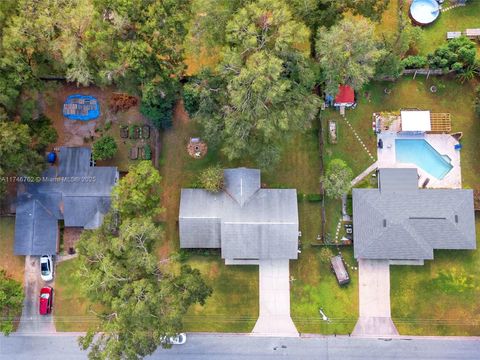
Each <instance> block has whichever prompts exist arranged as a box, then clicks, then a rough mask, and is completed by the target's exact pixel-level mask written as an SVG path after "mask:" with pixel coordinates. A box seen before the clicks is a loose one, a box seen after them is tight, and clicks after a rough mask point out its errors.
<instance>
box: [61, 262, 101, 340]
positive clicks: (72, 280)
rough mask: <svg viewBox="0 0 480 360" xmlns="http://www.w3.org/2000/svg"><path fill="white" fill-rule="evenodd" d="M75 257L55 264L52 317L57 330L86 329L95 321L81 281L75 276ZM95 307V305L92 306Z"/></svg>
mask: <svg viewBox="0 0 480 360" xmlns="http://www.w3.org/2000/svg"><path fill="white" fill-rule="evenodd" d="M78 266H79V261H78V260H77V259H72V260H67V261H64V262H61V263H59V264H57V267H56V273H55V298H54V312H53V314H54V317H55V327H56V329H57V331H86V330H88V328H89V326H91V325H93V324H95V323H96V320H95V316H94V314H93V313H92V312H90V311H89V310H90V308H91V306H92V304H91V303H90V301H89V300H88V299H87V298H86V297H85V296H84V294H83V290H82V283H81V281H80V280H79V279H77V277H76V276H75V272H77V271H78ZM93 309H95V307H93Z"/></svg>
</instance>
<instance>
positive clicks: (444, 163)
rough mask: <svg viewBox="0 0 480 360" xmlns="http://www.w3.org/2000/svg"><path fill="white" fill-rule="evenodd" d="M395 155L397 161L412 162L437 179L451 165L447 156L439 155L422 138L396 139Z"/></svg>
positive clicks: (442, 176)
mask: <svg viewBox="0 0 480 360" xmlns="http://www.w3.org/2000/svg"><path fill="white" fill-rule="evenodd" d="M395 156H396V160H397V162H400V163H413V164H415V165H417V166H418V167H420V168H422V169H423V170H424V171H426V172H427V173H429V174H430V175H432V176H435V177H436V178H437V179H439V180H441V179H443V178H444V177H445V175H447V174H448V172H449V171H450V170H451V169H452V167H453V166H452V165H451V164H450V159H449V158H448V156H445V157H444V156H442V155H440V154H439V153H438V152H437V150H435V149H434V148H433V147H432V146H431V145H430V144H429V143H428V142H426V141H425V140H422V139H396V140H395Z"/></svg>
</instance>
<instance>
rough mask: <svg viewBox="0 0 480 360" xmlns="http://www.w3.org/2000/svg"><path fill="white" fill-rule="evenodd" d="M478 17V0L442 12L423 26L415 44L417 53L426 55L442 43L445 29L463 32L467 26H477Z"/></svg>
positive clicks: (444, 38)
mask: <svg viewBox="0 0 480 360" xmlns="http://www.w3.org/2000/svg"><path fill="white" fill-rule="evenodd" d="M447 6H448V5H447ZM444 7H445V5H444ZM408 9H409V7H408V6H405V11H408ZM479 18H480V1H469V2H468V3H467V6H464V7H458V8H455V9H452V10H449V11H446V12H442V13H441V14H440V16H439V18H438V20H437V21H435V22H434V23H433V24H431V25H429V26H426V27H424V28H423V32H422V36H421V38H420V40H419V42H418V45H417V49H418V52H419V54H420V55H427V54H429V53H432V52H433V51H434V50H435V49H437V48H438V47H439V46H440V45H442V44H444V43H445V42H446V41H447V40H446V39H447V31H461V32H464V31H465V30H466V29H467V28H469V29H471V28H478V27H479V26H480V25H479V21H478V19H479Z"/></svg>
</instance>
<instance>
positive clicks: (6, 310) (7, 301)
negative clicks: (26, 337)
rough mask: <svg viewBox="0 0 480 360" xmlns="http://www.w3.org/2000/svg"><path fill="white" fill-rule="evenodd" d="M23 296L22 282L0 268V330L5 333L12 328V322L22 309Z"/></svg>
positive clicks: (9, 331)
mask: <svg viewBox="0 0 480 360" xmlns="http://www.w3.org/2000/svg"><path fill="white" fill-rule="evenodd" d="M23 297H24V295H23V287H22V284H21V283H19V282H18V281H16V280H14V279H12V278H10V277H8V276H7V274H6V273H5V271H3V270H0V319H1V321H0V332H3V333H4V334H5V335H8V334H10V333H11V332H12V331H13V329H14V324H13V322H14V320H15V318H16V317H17V316H19V315H20V313H21V311H22V305H23Z"/></svg>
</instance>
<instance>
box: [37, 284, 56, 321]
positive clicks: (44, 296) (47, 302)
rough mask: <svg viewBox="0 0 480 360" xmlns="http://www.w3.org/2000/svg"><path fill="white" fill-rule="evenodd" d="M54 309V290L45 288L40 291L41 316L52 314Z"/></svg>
mask: <svg viewBox="0 0 480 360" xmlns="http://www.w3.org/2000/svg"><path fill="white" fill-rule="evenodd" d="M52 307H53V288H51V287H50V286H45V287H43V288H42V289H41V290H40V306H39V311H40V315H48V314H51V312H52Z"/></svg>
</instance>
